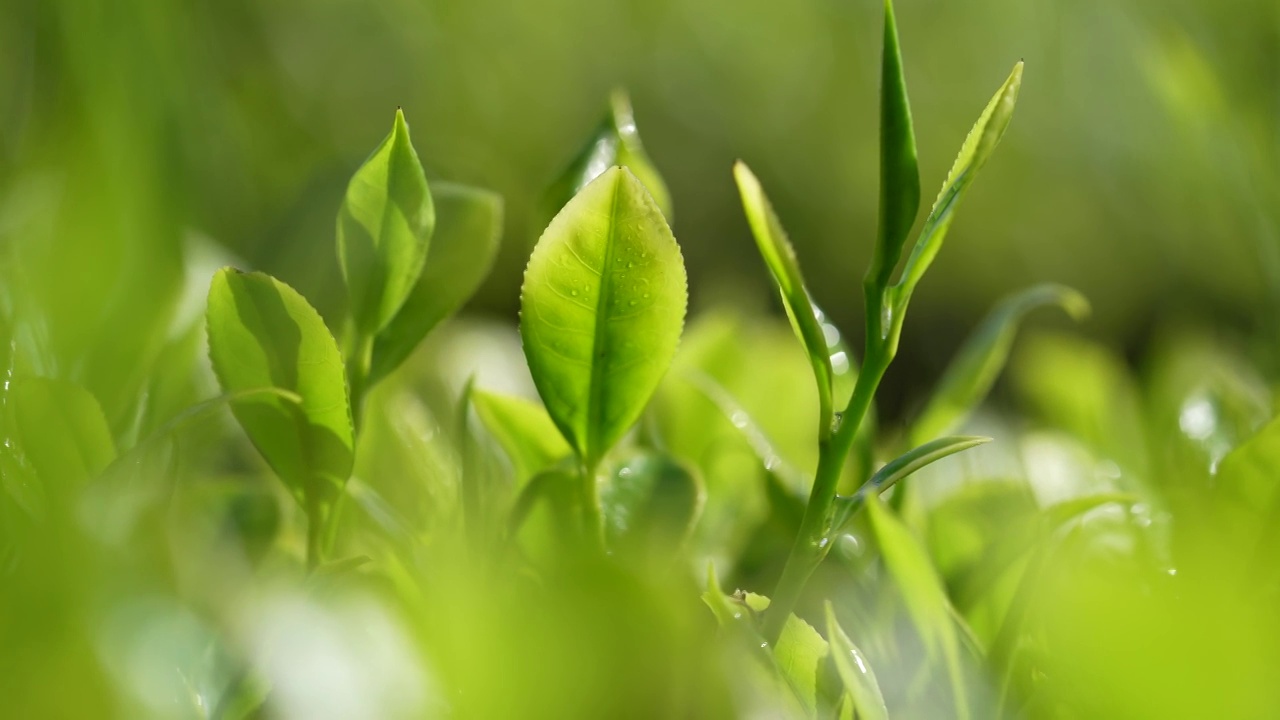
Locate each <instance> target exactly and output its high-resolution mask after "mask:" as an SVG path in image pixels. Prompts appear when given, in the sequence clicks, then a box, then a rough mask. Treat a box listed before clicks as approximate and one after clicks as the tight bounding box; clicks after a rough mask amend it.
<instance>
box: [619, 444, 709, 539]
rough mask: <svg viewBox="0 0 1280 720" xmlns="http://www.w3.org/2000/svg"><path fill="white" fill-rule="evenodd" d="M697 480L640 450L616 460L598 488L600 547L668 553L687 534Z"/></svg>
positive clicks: (696, 503) (698, 495)
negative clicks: (602, 542) (617, 463)
mask: <svg viewBox="0 0 1280 720" xmlns="http://www.w3.org/2000/svg"><path fill="white" fill-rule="evenodd" d="M702 500H703V492H702V485H701V483H700V482H699V481H698V479H697V478H696V477H694V475H693V473H692V472H691V471H690V470H689V469H688V468H686V467H685V466H684V465H682V464H681V463H679V462H677V461H676V460H674V459H672V458H670V457H667V456H665V455H659V454H656V453H644V454H640V455H636V456H634V457H632V458H629V459H628V460H627V461H626V462H624V463H622V464H621V465H620V466H619V467H618V468H617V469H616V470H615V471H614V472H613V474H612V476H610V477H609V478H608V479H607V481H606V482H605V483H604V484H603V485H602V486H601V488H600V509H601V512H602V513H603V515H604V529H605V543H606V547H608V548H610V549H614V550H620V551H628V552H637V551H644V550H649V551H658V552H661V553H666V554H670V553H671V552H672V551H674V550H676V549H677V548H678V547H679V546H680V545H681V544H682V543H683V542H684V540H685V538H686V537H687V536H688V534H689V531H690V530H691V529H692V527H693V523H694V521H696V520H697V517H698V512H699V511H700V510H701V507H702Z"/></svg>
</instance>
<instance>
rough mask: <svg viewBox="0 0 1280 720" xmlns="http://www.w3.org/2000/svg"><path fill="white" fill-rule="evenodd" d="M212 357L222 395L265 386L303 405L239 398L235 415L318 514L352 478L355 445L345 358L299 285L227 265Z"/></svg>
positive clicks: (215, 289)
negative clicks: (319, 505)
mask: <svg viewBox="0 0 1280 720" xmlns="http://www.w3.org/2000/svg"><path fill="white" fill-rule="evenodd" d="M207 319H208V325H209V359H210V360H211V361H212V363H213V369H214V372H215V373H216V374H217V376H218V382H219V383H220V384H221V385H222V389H223V392H226V393H228V394H238V393H242V392H244V391H248V390H256V389H259V388H263V387H275V388H279V389H281V390H286V391H288V392H289V393H293V394H295V395H297V396H298V397H299V398H301V402H300V403H298V402H293V401H291V400H289V399H287V398H286V397H284V396H279V395H263V394H258V395H255V396H253V397H243V396H240V397H239V398H238V399H236V400H234V401H233V402H232V403H231V409H232V413H233V414H234V415H235V417H236V419H237V420H238V421H239V422H240V425H241V426H242V427H243V428H244V430H245V433H246V434H247V435H248V436H249V439H250V440H251V441H252V442H253V444H254V446H255V447H257V449H258V452H260V453H261V454H262V456H263V458H265V459H266V461H267V463H268V464H269V465H270V466H271V468H272V470H274V471H275V472H276V474H277V475H279V476H280V479H281V480H283V481H284V483H285V485H287V486H288V487H289V490H290V491H291V492H292V493H293V494H294V497H295V498H297V499H298V501H299V502H301V503H303V504H304V507H307V508H308V511H309V512H311V511H312V510H314V509H315V508H314V507H313V504H315V503H324V502H327V501H329V500H331V499H332V498H333V497H334V496H335V495H336V494H337V493H338V492H339V491H340V490H341V488H342V486H343V484H344V483H345V482H346V480H347V477H348V476H349V475H350V474H351V466H352V461H353V448H354V439H353V433H352V427H351V410H350V406H349V404H348V401H347V386H346V382H345V379H344V375H343V364H342V356H341V355H340V354H339V352H338V345H337V343H336V342H335V341H334V339H333V336H332V335H330V334H329V330H328V328H326V327H325V324H324V321H323V320H322V319H321V318H320V315H319V314H318V313H317V312H316V311H315V310H314V309H313V308H312V307H311V305H310V304H308V303H307V301H306V299H305V298H303V297H302V296H301V295H299V294H298V293H297V292H296V291H295V290H294V289H293V288H291V287H289V286H288V285H285V284H284V283H282V282H280V281H279V280H276V279H275V278H273V277H271V276H269V275H265V274H262V273H242V272H240V271H238V270H235V269H232V268H224V269H222V270H220V271H219V272H218V274H217V275H215V276H214V278H213V283H212V285H211V286H210V288H209V308H208V313H207Z"/></svg>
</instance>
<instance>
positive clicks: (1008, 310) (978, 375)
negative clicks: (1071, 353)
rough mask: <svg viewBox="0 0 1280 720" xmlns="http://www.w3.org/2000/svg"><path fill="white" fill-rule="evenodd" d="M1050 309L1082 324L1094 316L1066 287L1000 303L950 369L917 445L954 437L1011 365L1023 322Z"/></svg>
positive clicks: (919, 423) (919, 424) (914, 434)
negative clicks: (949, 435) (1011, 353)
mask: <svg viewBox="0 0 1280 720" xmlns="http://www.w3.org/2000/svg"><path fill="white" fill-rule="evenodd" d="M1045 305H1057V306H1059V307H1061V308H1062V309H1063V310H1065V311H1066V312H1067V314H1068V315H1070V316H1071V317H1072V318H1074V319H1076V320H1080V319H1081V318H1083V317H1085V316H1086V315H1088V313H1089V301H1088V300H1086V299H1085V297H1084V296H1083V295H1081V294H1080V293H1078V292H1076V291H1075V290H1072V289H1071V288H1069V287H1064V286H1062V285H1037V286H1035V287H1033V288H1029V289H1027V290H1024V291H1022V292H1020V293H1018V294H1016V295H1013V296H1010V297H1008V298H1005V299H1004V300H1002V301H1000V304H999V305H996V307H995V309H994V310H992V311H991V313H990V314H989V315H987V317H986V318H985V319H984V320H983V321H982V324H981V325H979V326H978V329H977V330H975V331H974V333H973V335H971V336H970V337H969V339H968V340H967V341H965V344H964V347H962V348H961V349H960V352H959V353H957V354H956V357H955V359H954V360H952V361H951V364H950V365H949V366H948V367H947V371H946V373H944V374H943V376H942V379H941V380H940V381H939V382H938V387H937V388H936V389H935V390H934V391H933V395H931V396H930V398H929V404H928V405H926V406H925V409H924V412H922V413H921V414H920V418H919V419H918V420H916V423H915V425H914V426H913V427H912V429H911V441H912V442H913V443H921V442H924V441H925V440H926V439H927V438H932V437H937V436H939V435H941V434H943V433H946V432H950V431H952V430H954V429H955V428H956V427H958V426H959V425H960V424H961V423H963V422H964V421H965V419H966V418H968V416H969V414H970V413H971V412H973V410H974V408H976V407H977V406H978V405H979V404H981V403H982V400H983V399H984V398H985V397H986V396H987V393H988V392H990V390H991V386H992V385H994V384H995V381H996V378H997V377H999V375H1000V371H1001V370H1003V369H1004V366H1005V363H1006V362H1008V360H1009V351H1010V350H1011V349H1012V348H1013V341H1014V338H1015V337H1016V336H1017V334H1018V324H1019V323H1020V322H1021V321H1022V318H1023V317H1025V316H1026V315H1027V313H1029V312H1031V311H1032V310H1034V309H1036V308H1038V307H1042V306H1045Z"/></svg>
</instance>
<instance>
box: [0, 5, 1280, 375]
mask: <svg viewBox="0 0 1280 720" xmlns="http://www.w3.org/2000/svg"><path fill="white" fill-rule="evenodd" d="M880 11H881V9H880V3H878V2H872V1H871V0H801V1H798V2H789V3H779V2H763V1H761V0H737V1H735V2H729V1H728V0H679V1H676V0H625V1H612V2H602V1H600V0H542V1H541V2H536V3H531V2H523V3H522V2H498V1H495V0H467V1H465V2H462V1H457V2H438V1H437V2H432V1H425V0H384V1H381V2H368V1H362V2H352V1H349V0H305V1H300V0H274V1H273V2H249V1H246V0H220V1H219V2H199V1H196V0H16V2H15V0H8V1H7V2H5V3H3V4H2V5H0V200H2V201H3V206H2V207H3V208H4V210H5V211H4V212H3V213H0V217H3V222H2V223H0V233H2V234H3V235H4V238H5V241H6V243H7V245H8V247H9V249H10V250H11V251H13V255H11V257H13V256H16V257H17V258H18V262H20V263H21V265H22V267H23V268H24V270H25V271H28V273H29V274H30V275H31V277H32V278H33V282H35V283H41V282H44V283H46V284H49V285H50V287H49V288H48V290H49V294H50V295H55V296H57V303H56V304H57V305H59V306H61V307H63V309H64V311H65V312H66V313H67V315H68V316H69V317H75V318H86V317H90V318H92V319H91V321H86V322H85V323H84V325H85V327H84V328H83V329H82V334H83V335H84V337H76V338H71V339H69V340H67V342H71V343H73V344H74V343H77V342H84V343H107V344H111V345H113V346H116V347H121V344H120V343H116V342H115V340H116V339H118V335H117V333H118V331H116V330H114V329H113V330H112V331H111V333H112V335H111V337H99V335H101V334H102V332H103V330H102V329H103V328H105V327H112V328H114V325H115V323H112V322H111V319H110V318H111V317H112V314H113V313H122V314H125V315H131V316H139V315H138V313H139V312H140V313H141V315H140V317H144V318H145V316H146V314H147V312H148V311H150V312H153V313H154V312H158V310H157V309H158V308H160V307H162V303H159V302H156V301H155V298H156V297H158V296H163V295H165V294H166V293H174V292H176V291H177V288H178V287H179V284H178V282H177V280H176V278H177V276H178V274H179V270H178V268H179V267H180V265H179V262H180V253H181V252H182V248H183V242H182V241H183V238H184V237H186V236H190V235H200V236H206V237H209V238H212V239H214V240H215V241H217V242H218V243H220V244H222V245H224V246H225V247H226V248H228V249H230V250H231V251H233V252H234V253H235V254H236V255H238V256H239V257H240V258H242V262H243V263H245V264H247V265H250V266H253V267H255V268H258V269H262V270H266V271H268V272H271V273H274V274H276V275H278V276H280V277H281V278H282V279H284V280H286V281H288V282H290V283H292V284H294V285H295V286H296V287H298V288H299V289H300V290H301V291H302V292H303V293H304V294H305V295H306V296H307V297H308V298H310V299H311V300H312V301H313V303H315V304H317V305H318V306H319V307H320V308H321V310H322V311H323V312H325V313H326V314H329V315H332V313H333V312H334V308H335V307H336V304H337V303H338V302H340V299H338V298H337V295H338V294H339V288H340V287H341V284H340V282H338V274H337V266H336V261H335V259H334V253H333V251H332V237H333V216H334V208H336V207H337V205H338V202H339V199H340V193H341V191H342V189H343V187H344V184H345V181H346V178H347V177H349V175H350V173H351V172H352V170H353V168H355V167H356V166H357V165H358V163H359V162H360V161H361V160H362V158H363V156H364V154H365V153H366V152H367V151H368V148H370V147H373V145H374V143H376V141H377V139H378V138H380V137H381V136H382V134H383V133H384V131H385V128H386V126H387V124H388V122H389V118H390V117H391V116H392V113H393V111H394V109H395V107H396V106H397V105H401V106H403V107H404V108H405V111H406V113H407V116H408V118H409V120H410V123H411V124H412V127H413V131H414V139H415V143H416V144H417V146H418V148H419V150H420V152H421V155H422V158H423V161H424V163H425V164H426V166H427V168H428V173H429V174H430V175H431V176H434V177H439V178H445V179H450V180H456V181H461V182H466V183H471V184H476V185H481V186H485V187H489V188H492V189H494V190H496V191H498V192H500V193H501V194H502V195H503V196H504V197H505V198H506V200H507V208H508V212H507V233H506V237H505V243H504V247H503V250H502V255H501V257H500V258H499V261H498V265H497V267H496V269H495V271H494V273H493V274H492V276H491V277H490V279H489V281H488V282H487V284H486V286H485V288H484V289H483V290H482V292H481V294H480V296H479V297H478V298H477V300H476V301H475V303H474V304H473V308H474V309H475V310H481V311H484V312H489V313H496V314H499V315H501V316H502V317H505V318H513V317H514V310H515V307H516V300H517V292H518V286H519V276H520V273H521V271H522V268H523V265H524V262H525V259H526V257H527V252H528V249H529V248H530V246H531V243H532V241H533V240H534V239H535V238H536V235H537V231H538V228H537V226H536V224H537V222H538V218H537V217H536V216H535V213H534V212H533V210H534V208H535V207H536V202H537V200H538V198H539V195H540V193H541V192H542V190H543V188H545V186H546V185H547V183H548V182H550V180H551V179H553V178H554V177H555V176H556V174H557V173H558V172H559V170H560V169H561V168H562V167H563V166H564V164H565V163H567V162H568V160H569V159H570V158H571V156H572V155H573V153H574V151H575V150H576V149H577V147H578V146H579V144H580V143H581V142H582V140H583V138H584V137H585V135H586V134H587V133H588V132H589V131H590V129H591V128H592V127H593V126H594V123H595V122H596V121H597V119H598V117H599V115H600V114H601V112H602V111H603V108H604V103H605V100H606V97H607V93H608V91H609V90H610V88H612V87H614V86H617V85H623V86H626V87H627V88H629V89H630V90H631V92H632V94H633V98H634V103H635V107H636V112H637V117H638V121H639V124H640V128H641V132H642V134H643V135H644V137H645V139H646V143H647V147H648V148H649V151H650V153H651V155H652V156H653V158H654V159H655V162H656V163H657V165H658V166H659V168H660V169H661V171H662V172H663V174H664V175H665V176H666V178H667V179H668V182H669V183H670V185H671V189H672V191H673V194H674V200H675V208H676V209H675V218H674V221H675V222H674V224H675V230H676V235H677V238H678V239H679V240H680V242H681V244H682V246H683V249H684V252H685V255H686V258H687V261H688V264H689V266H690V270H689V274H690V284H691V288H692V292H693V301H694V303H695V308H696V307H698V306H702V307H705V306H707V305H708V304H710V303H711V302H712V301H713V300H716V299H722V298H723V297H725V296H726V295H728V296H731V297H733V298H735V299H740V300H741V299H745V298H750V299H751V300H750V301H751V302H757V303H759V305H760V307H768V306H769V304H770V303H772V293H771V292H770V291H768V287H767V276H766V273H765V272H764V269H763V267H762V265H761V263H760V261H759V260H758V258H757V256H756V253H755V252H754V249H753V246H752V243H751V240H750V236H749V235H748V231H747V228H746V224H745V222H744V221H743V219H742V214H741V210H740V207H739V205H738V200H737V197H736V193H735V191H734V188H733V185H732V183H731V180H730V172H729V170H730V165H731V163H732V161H733V160H734V159H735V158H743V159H745V160H747V161H748V162H749V163H750V164H751V165H752V167H753V168H754V169H755V170H756V171H757V173H758V174H759V175H760V176H761V179H762V180H763V182H764V183H765V186H766V188H767V189H768V191H769V193H770V195H771V196H772V197H773V199H774V201H775V203H776V204H777V205H778V209H779V212H780V214H781V216H782V218H783V221H784V222H785V223H786V224H787V226H788V228H789V229H790V231H791V234H792V236H793V240H794V242H795V244H796V246H797V249H798V251H799V254H800V257H801V261H802V264H803V265H804V266H805V269H806V274H807V275H808V277H809V280H810V284H811V286H812V290H813V292H814V294H815V295H816V297H817V299H818V301H819V303H820V304H822V305H823V306H824V307H825V308H826V309H827V310H828V312H829V313H831V314H832V315H833V316H834V317H835V318H836V319H837V321H839V323H840V324H841V325H842V326H843V327H845V329H846V331H850V332H854V331H856V330H857V327H858V325H859V318H860V312H861V310H860V303H861V300H860V294H861V293H860V291H859V290H858V284H857V281H858V280H860V278H861V274H862V270H863V268H864V267H865V263H866V262H867V259H868V257H869V243H870V241H871V238H872V237H873V234H874V216H875V215H874V213H875V207H876V202H877V200H876V197H877V196H876V192H877V190H876V185H877V177H876V172H877V171H876V163H877V149H876V148H877V135H876V122H877V116H876V100H875V99H876V93H877V83H878V76H877V69H876V68H877V53H878V48H879V17H880ZM898 14H899V18H900V26H901V28H902V32H903V37H904V53H905V62H906V71H907V75H908V81H909V83H910V86H911V95H912V97H911V99H912V102H913V106H914V111H915V116H916V126H917V133H918V135H919V147H920V153H921V159H922V162H921V166H922V176H923V179H924V195H925V197H926V199H931V198H932V197H933V194H934V193H935V192H936V188H937V187H938V186H940V185H941V179H942V177H943V176H944V174H945V172H946V170H947V168H948V167H949V164H950V162H951V159H952V158H953V157H954V153H955V151H956V149H957V148H958V146H959V144H960V141H961V140H962V139H963V136H964V133H965V132H966V130H967V128H968V127H969V125H970V123H971V122H972V120H973V118H974V117H975V116H976V115H977V113H978V111H979V110H980V109H981V106H982V104H983V102H984V101H985V99H986V98H987V97H989V95H990V93H991V92H993V91H994V89H995V88H996V87H997V86H998V84H999V83H1000V81H1001V80H1002V79H1003V78H1004V76H1005V74H1006V73H1007V71H1008V69H1009V67H1010V66H1011V65H1012V64H1013V63H1014V62H1015V61H1016V60H1017V59H1019V58H1025V60H1026V63H1027V81H1026V85H1025V92H1024V93H1023V98H1022V101H1021V103H1020V106H1019V108H1018V116H1017V118H1016V120H1015V122H1014V125H1013V127H1012V129H1011V131H1010V134H1009V136H1008V138H1007V139H1006V140H1005V144H1004V147H1003V148H1002V149H1001V151H1000V154H999V156H998V158H997V161H996V162H995V163H994V164H993V165H992V167H991V168H990V169H989V170H988V171H987V172H986V173H984V176H983V178H982V180H981V182H980V183H979V184H978V188H977V190H976V192H975V193H974V195H973V197H972V198H971V199H970V201H969V202H968V203H967V206H966V208H965V210H964V213H963V214H962V216H961V220H960V222H959V223H958V225H957V227H956V228H955V231H954V234H953V235H952V238H951V240H950V241H949V243H948V246H947V249H946V251H945V253H944V256H943V262H942V263H941V264H940V265H939V269H938V271H937V272H935V273H934V274H932V275H931V276H930V278H929V279H928V281H927V282H926V283H925V285H924V287H923V288H922V289H921V291H920V293H919V294H918V299H917V300H916V303H915V304H914V305H913V310H912V315H913V317H912V321H911V323H910V327H909V328H908V329H907V332H906V334H905V337H904V339H903V343H904V348H905V349H904V352H903V353H902V354H901V357H902V358H903V361H904V366H905V367H906V368H907V369H905V370H899V371H896V372H895V373H894V376H897V377H898V378H901V377H911V376H914V375H915V374H916V371H924V372H936V371H937V370H938V369H939V368H940V367H941V365H942V364H943V362H944V359H945V358H946V357H948V356H949V354H950V350H951V348H953V347H954V346H955V345H956V344H957V343H958V342H959V341H960V339H961V338H962V337H963V335H964V333H965V332H967V330H968V328H970V327H971V326H972V325H973V323H974V322H975V321H976V319H977V318H978V317H979V316H980V315H981V314H982V313H983V312H984V311H985V309H987V308H988V307H989V306H990V305H991V303H992V302H993V301H994V300H995V299H996V298H998V297H1000V296H1001V295H1003V294H1005V293H1006V292H1008V291H1010V290H1012V289H1015V288H1019V287H1022V286H1025V285H1027V284H1029V283H1031V282H1033V281H1041V280H1054V281H1058V282H1063V283H1066V284H1070V285H1073V286H1075V287H1077V288H1079V289H1080V290H1082V291H1083V292H1085V294H1086V295H1088V296H1089V297H1090V298H1091V299H1092V300H1093V302H1094V305H1095V308H1096V316H1095V320H1094V322H1092V323H1091V324H1090V325H1089V327H1088V328H1087V329H1086V332H1088V333H1090V334H1094V335H1097V336H1100V337H1102V338H1104V339H1106V340H1108V341H1114V342H1118V343H1120V344H1121V346H1122V347H1124V348H1126V349H1129V350H1133V349H1135V348H1140V347H1142V346H1143V344H1144V342H1145V340H1146V338H1147V335H1148V332H1149V328H1150V327H1151V326H1152V325H1153V324H1154V323H1155V322H1156V321H1157V319H1158V318H1161V317H1163V316H1166V315H1178V316H1185V315H1187V314H1188V313H1190V314H1192V315H1195V316H1197V317H1198V318H1199V319H1201V320H1207V321H1211V322H1213V323H1215V324H1217V325H1218V326H1220V327H1223V328H1226V329H1228V330H1230V329H1240V330H1244V331H1251V330H1253V329H1254V328H1256V327H1257V326H1258V324H1259V323H1260V322H1261V321H1263V320H1264V319H1267V318H1271V319H1273V318H1274V317H1275V313H1276V307H1277V306H1276V305H1271V304H1264V303H1263V300H1264V298H1265V297H1266V294H1267V290H1266V288H1268V287H1271V288H1276V287H1280V283H1277V282H1276V281H1275V280H1269V279H1268V278H1269V277H1270V278H1274V277H1277V276H1280V271H1277V270H1276V267H1277V265H1278V263H1277V262H1276V260H1275V257H1276V255H1277V253H1278V252H1280V251H1277V244H1278V243H1280V239H1278V233H1277V230H1276V227H1277V220H1276V218H1277V214H1280V210H1277V208H1280V200H1278V197H1280V123H1277V121H1276V118H1277V115H1278V114H1280V4H1277V3H1275V2H1274V1H1273V0H1230V1H1229V2H1221V1H1219V0H1127V1H1124V2H1117V1H1116V0H981V1H980V2H977V1H970V2H963V3H960V2H942V1H941V0H904V2H902V3H901V4H900V7H899V9H898ZM41 263H47V264H41ZM39 268H44V272H43V273H41V272H39V271H38V269H39ZM126 289H127V293H126V292H125V290H126ZM103 298H108V300H107V301H106V302H104V301H103ZM90 309H91V310H90ZM139 332H141V331H139ZM1246 334H1249V333H1248V332H1246ZM121 362H126V359H124V358H122V359H121ZM913 366H914V367H913ZM890 381H891V383H896V384H901V380H900V379H896V380H895V378H894V377H891V379H890Z"/></svg>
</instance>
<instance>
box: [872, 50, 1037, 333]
mask: <svg viewBox="0 0 1280 720" xmlns="http://www.w3.org/2000/svg"><path fill="white" fill-rule="evenodd" d="M1021 86H1022V63H1021V62H1019V63H1018V64H1017V65H1015V66H1014V67H1013V72H1012V73H1011V74H1010V75H1009V78H1008V79H1007V80H1005V82H1004V85H1002V86H1001V87H1000V90H999V91H998V92H997V93H996V94H995V97H993V98H991V102H989V103H988V104H987V107H986V108H985V109H984V110H983V111H982V115H980V116H979V117H978V122H977V123H975V124H974V126H973V129H972V130H970V131H969V135H968V137H966V138H965V141H964V145H962V146H961V148H960V154H959V156H957V157H956V161H955V164H954V165H952V166H951V172H950V173H948V174H947V181H946V182H945V183H944V184H943V186H942V192H941V193H939V194H938V199H937V200H936V201H934V203H933V209H932V210H931V211H930V213H929V217H928V219H927V220H925V223H924V227H923V228H922V229H921V230H920V237H919V238H918V239H917V240H916V245H915V248H914V249H913V250H912V251H911V256H910V257H908V258H907V264H906V266H905V267H904V268H903V270H902V278H901V279H900V280H899V281H898V283H897V284H896V285H895V286H894V288H893V290H894V296H893V304H894V306H895V311H896V313H897V315H898V316H899V318H900V316H901V313H902V312H903V310H904V309H905V308H906V304H907V302H908V301H909V300H910V299H911V293H913V292H914V291H915V288H916V285H917V284H918V283H919V282H920V278H922V277H924V274H925V271H926V270H928V269H929V265H930V264H931V263H932V262H933V259H934V257H935V256H937V254H938V251H939V250H940V249H942V241H943V239H944V238H945V237H946V235H947V230H948V229H949V228H950V227H951V221H952V220H953V219H954V214H955V209H956V208H957V207H959V205H960V200H961V198H963V197H964V194H965V192H966V191H967V190H968V189H969V186H970V185H972V184H973V181H974V179H975V178H977V176H978V171H979V170H981V169H982V166H983V165H985V164H986V163H987V160H989V159H990V158H991V154H992V153H993V152H995V149H996V145H998V144H999V143H1000V138H1002V137H1004V131H1005V130H1006V129H1007V128H1008V127H1009V121H1010V120H1011V119H1012V118H1013V107H1014V105H1015V104H1016V103H1017V101H1018V90H1019V88H1020V87H1021ZM897 322H901V320H900V319H899V320H898V321H897Z"/></svg>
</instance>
